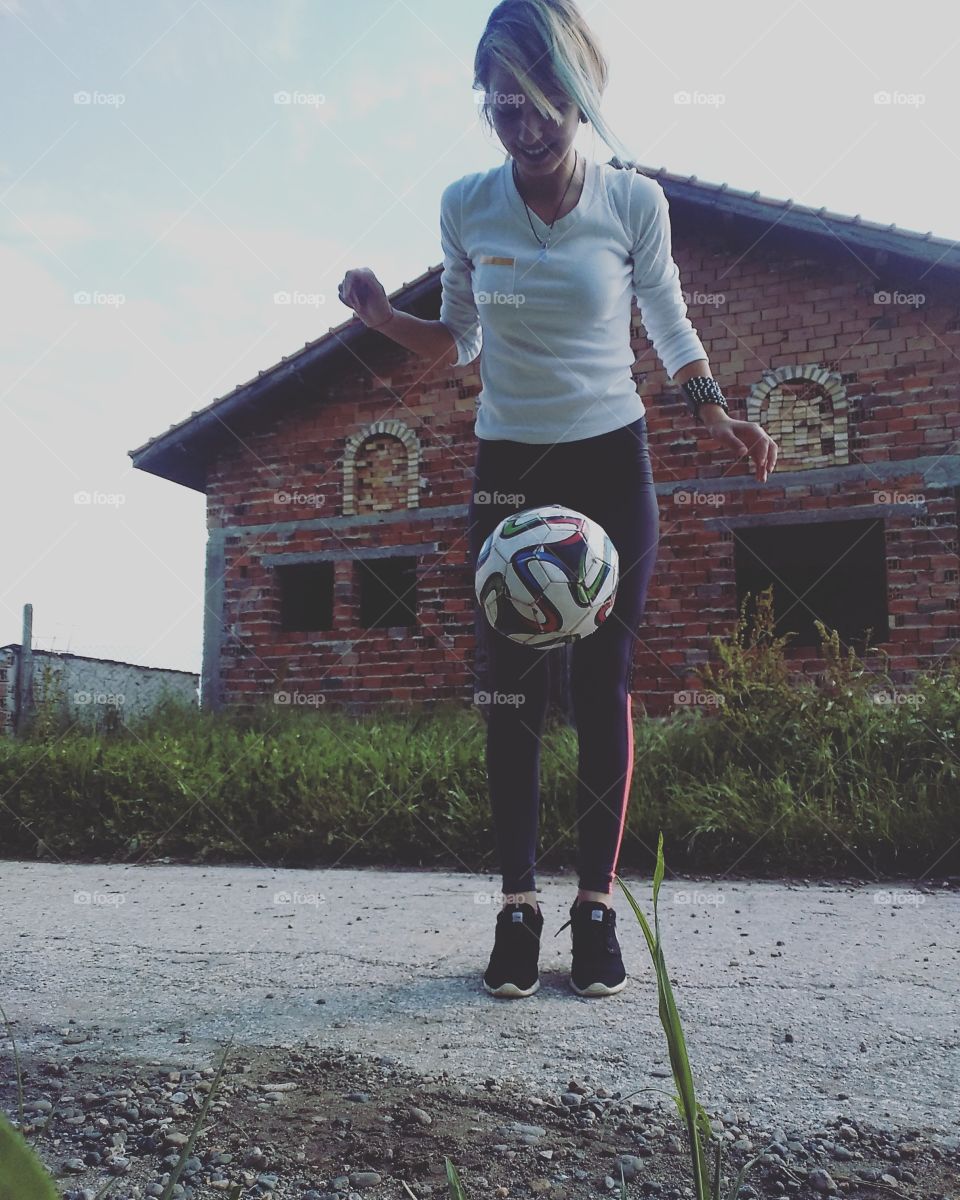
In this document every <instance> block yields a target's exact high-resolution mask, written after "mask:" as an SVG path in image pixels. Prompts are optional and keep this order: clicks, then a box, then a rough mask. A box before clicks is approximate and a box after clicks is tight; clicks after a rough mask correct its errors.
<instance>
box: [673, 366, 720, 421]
mask: <svg viewBox="0 0 960 1200" xmlns="http://www.w3.org/2000/svg"><path fill="white" fill-rule="evenodd" d="M680 387H681V389H682V390H683V394H684V397H685V399H686V402H687V408H689V409H690V412H691V413H692V414H693V416H694V417H695V418H696V419H697V420H698V421H699V422H700V424H701V425H702V424H703V423H704V422H703V417H701V416H700V408H701V406H702V405H704V404H719V405H720V407H721V408H722V409H723V411H724V412H725V413H728V414H729V412H730V409H729V408H728V407H727V402H726V400H725V399H724V396H723V392H721V390H720V384H719V383H717V381H716V380H715V379H714V378H713V377H712V376H710V375H694V377H693V378H692V379H688V380H687V381H686V383H681V385H680Z"/></svg>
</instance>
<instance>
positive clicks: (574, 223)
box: [440, 158, 707, 443]
mask: <svg viewBox="0 0 960 1200" xmlns="http://www.w3.org/2000/svg"><path fill="white" fill-rule="evenodd" d="M511 163H512V160H511V159H509V158H508V159H507V160H506V162H505V163H504V164H503V165H502V166H499V167H493V168H492V169H491V170H489V171H486V172H476V173H474V174H472V175H464V176H462V177H461V178H460V179H457V180H454V182H453V183H450V184H448V185H447V187H446V188H445V189H444V191H443V194H442V196H441V199H440V240H441V245H442V247H443V271H442V273H441V276H440V285H441V303H440V320H441V321H442V322H443V323H444V325H446V326H447V327H448V328H449V330H450V332H451V334H453V336H454V337H455V339H456V343H457V347H458V350H459V354H458V357H457V364H458V365H459V364H463V363H468V362H472V361H473V359H475V358H476V357H477V355H478V354H479V353H480V348H481V346H482V347H483V355H482V357H481V360H480V381H481V385H482V386H481V390H480V393H479V395H478V397H477V406H478V407H477V413H476V420H475V423H474V433H475V434H476V436H477V437H478V438H485V439H500V438H506V439H509V440H510V441H517V442H533V443H552V442H566V441H575V440H577V439H580V438H588V437H595V436H598V435H599V434H602V433H608V432H610V431H611V430H613V429H617V428H620V427H621V426H623V425H628V424H630V423H631V422H632V421H635V420H637V419H638V418H639V417H641V416H643V414H644V412H645V407H644V404H643V401H642V400H641V399H640V396H639V394H638V392H637V385H636V381H635V379H634V378H633V375H632V374H631V367H632V366H633V364H634V361H635V358H634V353H633V350H632V348H631V345H630V313H631V300H632V296H634V295H635V296H636V298H637V302H638V304H639V306H640V316H641V320H642V321H643V325H644V328H645V329H646V331H647V333H648V335H649V337H650V339H651V341H652V343H653V347H654V349H655V351H656V353H657V355H658V357H659V358H660V361H661V362H662V364H663V366H664V369H665V370H666V371H667V374H668V375H671V376H673V375H674V374H676V372H677V371H678V370H679V369H680V368H681V367H682V366H684V365H686V364H687V363H689V362H692V361H693V360H694V359H698V358H706V357H707V354H706V351H705V350H704V348H703V344H702V343H701V341H700V339H699V337H698V336H697V333H696V331H695V330H694V328H693V325H692V324H691V322H690V320H689V318H688V317H687V307H686V304H685V303H684V300H683V295H682V293H681V289H680V276H679V271H678V270H677V265H676V263H675V262H674V260H673V256H672V251H671V236H670V218H669V212H668V207H667V198H666V196H665V195H664V192H663V188H662V187H661V186H660V184H659V183H657V181H656V180H654V179H650V178H648V177H647V176H646V175H641V174H639V173H638V172H637V171H634V170H624V169H621V168H618V167H612V166H610V164H609V163H598V162H594V161H592V160H590V159H588V160H587V164H586V177H585V180H584V185H583V191H582V193H581V196H580V199H579V201H578V203H577V205H576V207H575V208H573V209H571V211H570V212H569V213H567V214H566V215H565V216H563V217H561V218H560V219H559V220H558V221H556V222H555V223H554V226H553V230H552V234H551V233H550V231H549V226H548V225H547V224H546V223H545V222H543V221H541V220H540V218H539V217H538V216H537V215H536V214H535V213H534V212H532V211H531V212H530V219H529V221H528V219H527V212H526V209H525V206H524V203H523V199H522V197H521V196H520V193H519V192H518V191H517V188H516V184H515V183H514V180H513V172H512V168H511ZM531 221H532V222H533V226H534V228H535V229H536V231H537V233H538V234H539V235H540V237H541V239H543V240H544V241H546V240H547V239H548V235H549V243H550V244H549V248H548V249H547V251H546V252H545V255H544V256H543V257H540V253H541V252H540V244H539V243H538V242H537V240H536V238H535V237H534V235H533V231H532V230H531V228H530V222H531Z"/></svg>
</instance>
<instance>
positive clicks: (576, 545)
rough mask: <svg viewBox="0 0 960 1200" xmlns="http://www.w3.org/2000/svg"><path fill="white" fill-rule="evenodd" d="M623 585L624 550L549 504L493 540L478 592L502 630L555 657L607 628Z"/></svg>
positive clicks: (515, 520)
mask: <svg viewBox="0 0 960 1200" xmlns="http://www.w3.org/2000/svg"><path fill="white" fill-rule="evenodd" d="M619 578H620V560H619V556H618V555H617V550H616V547H615V546H614V544H613V542H612V541H611V540H610V538H609V536H608V535H607V532H606V530H605V529H604V528H603V527H602V526H601V525H598V524H597V522H596V521H591V519H590V518H589V517H586V516H584V514H583V513H580V512H577V511H576V510H575V509H572V508H565V507H564V506H563V505H561V504H543V505H540V506H539V507H537V508H527V509H524V510H523V511H522V512H518V513H514V514H511V515H510V516H508V517H504V519H503V520H502V521H501V522H500V524H499V525H498V526H497V527H496V529H494V530H493V532H492V533H491V534H490V535H489V536H488V537H487V539H486V540H485V541H484V543H483V545H482V546H481V548H480V554H479V556H478V558H477V573H476V579H475V582H474V587H475V591H476V594H477V600H478V601H479V602H480V607H481V608H482V609H483V612H484V614H485V615H486V618H487V620H488V621H489V622H490V624H491V625H492V626H493V628H494V629H496V630H497V631H498V632H499V633H502V634H504V635H505V636H506V637H508V638H510V639H511V640H512V641H515V642H521V643H523V644H524V645H527V646H535V647H537V648H538V649H542V650H548V649H549V648H550V647H551V646H558V645H561V644H562V643H564V642H575V641H578V640H579V639H580V638H585V637H589V635H590V634H591V633H594V632H595V631H596V630H597V629H599V628H600V626H601V625H602V624H603V622H604V621H605V620H606V619H607V617H608V616H609V615H610V612H611V610H612V608H613V603H614V600H615V599H616V596H617V583H618V582H619Z"/></svg>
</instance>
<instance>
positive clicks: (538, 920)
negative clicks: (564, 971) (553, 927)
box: [483, 904, 543, 996]
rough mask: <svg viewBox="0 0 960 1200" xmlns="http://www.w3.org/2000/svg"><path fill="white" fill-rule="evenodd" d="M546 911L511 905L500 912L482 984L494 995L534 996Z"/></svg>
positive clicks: (536, 986) (537, 984)
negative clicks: (544, 912) (544, 913)
mask: <svg viewBox="0 0 960 1200" xmlns="http://www.w3.org/2000/svg"><path fill="white" fill-rule="evenodd" d="M542 931H543V913H542V912H539V911H537V910H535V909H534V907H533V905H532V904H509V905H507V906H506V907H504V908H502V909H501V910H500V912H498V913H497V932H496V938H495V940H494V944H493V952H492V953H491V955H490V963H489V965H488V966H487V969H486V971H484V973H483V986H484V987H485V988H486V989H487V991H488V992H489V993H490V994H491V995H492V996H532V995H533V993H534V992H535V991H536V990H537V988H539V986H540V975H539V972H538V969H537V960H538V959H539V957H540V934H541V932H542Z"/></svg>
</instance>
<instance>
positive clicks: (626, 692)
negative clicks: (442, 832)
mask: <svg viewBox="0 0 960 1200" xmlns="http://www.w3.org/2000/svg"><path fill="white" fill-rule="evenodd" d="M497 493H499V495H497ZM539 504H563V505H565V506H567V507H569V508H573V509H576V510H577V511H578V512H582V513H584V514H585V515H586V516H588V517H590V518H591V519H592V520H594V521H597V522H599V524H600V525H602V526H603V528H604V529H605V530H606V531H607V533H608V534H609V535H610V538H611V540H612V541H613V544H614V546H616V548H617V554H618V555H619V559H620V581H619V584H618V587H617V598H616V601H615V603H614V606H613V610H612V611H611V613H610V615H609V616H608V617H607V619H606V621H604V623H603V624H602V625H601V626H600V628H599V629H597V630H596V631H595V632H594V633H591V634H590V635H589V636H588V637H585V638H583V639H581V640H579V641H577V642H574V643H573V649H572V680H571V684H572V691H573V709H574V718H575V721H576V725H577V734H578V738H579V761H578V767H577V811H578V818H577V832H578V840H579V848H580V858H579V864H578V866H579V885H580V887H581V888H582V889H584V890H589V891H596V892H604V893H609V892H610V891H611V890H612V887H613V876H614V873H615V869H616V864H617V858H618V855H619V852H620V842H621V840H622V838H623V827H624V822H625V820H626V812H627V801H628V798H629V795H630V780H631V776H632V773H633V719H632V714H631V696H630V679H631V668H632V662H633V648H634V639H635V637H636V634H637V629H638V626H639V624H640V620H641V617H642V615H643V609H644V604H645V602H646V595H647V585H648V584H649V582H650V577H651V575H652V574H653V568H654V564H655V562H656V557H657V546H658V542H659V534H660V523H659V510H658V508H657V498H656V493H655V491H654V480H653V471H652V468H651V464H650V454H649V450H648V447H647V423H646V417H645V416H644V417H640V418H639V419H638V420H636V421H634V422H633V423H632V424H630V425H624V426H622V427H621V428H619V429H614V430H612V431H611V432H610V433H604V434H601V435H599V436H598V437H592V438H583V439H580V440H578V441H572V442H557V443H545V444H530V443H526V442H511V441H502V440H501V441H491V440H489V439H480V440H479V448H478V451H477V460H476V467H475V470H474V480H473V492H472V494H471V497H470V508H469V523H470V554H471V565H472V567H473V569H474V570H475V569H476V562H477V558H478V556H479V553H480V547H481V546H482V545H483V542H484V539H485V538H486V537H487V535H488V534H489V533H490V532H491V531H492V530H493V529H494V528H495V527H496V526H497V525H498V524H499V523H500V521H501V520H503V518H504V517H506V516H507V515H509V514H510V513H516V512H519V511H521V510H523V509H525V508H532V507H534V506H536V505H539ZM474 612H475V615H476V616H477V625H478V627H479V629H480V632H481V636H483V637H484V640H485V644H486V646H487V655H488V662H489V667H490V676H489V683H490V690H491V693H492V698H491V703H490V708H489V714H490V715H489V720H488V725H487V747H486V767H487V777H488V782H489V790H490V802H491V807H492V810H493V819H494V825H495V829H496V837H497V844H498V849H499V855H500V869H501V872H502V875H503V891H504V892H505V893H507V894H513V893H515V892H532V891H535V890H536V868H535V858H536V845H537V833H538V822H539V806H540V805H539V772H540V737H541V734H542V732H543V726H544V721H545V718H546V710H547V699H548V696H547V682H548V681H547V662H546V656H547V655H548V654H549V653H550V651H549V650H537V649H534V648H533V647H530V646H524V645H521V644H519V643H517V642H514V641H512V640H511V639H510V638H508V637H506V636H505V635H504V634H501V633H498V632H496V630H494V629H493V628H492V627H491V626H490V625H489V624H488V623H487V620H486V617H485V616H484V615H483V613H482V612H480V611H479V606H478V605H477V604H476V602H475V605H474ZM521 701H522V702H521Z"/></svg>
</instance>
